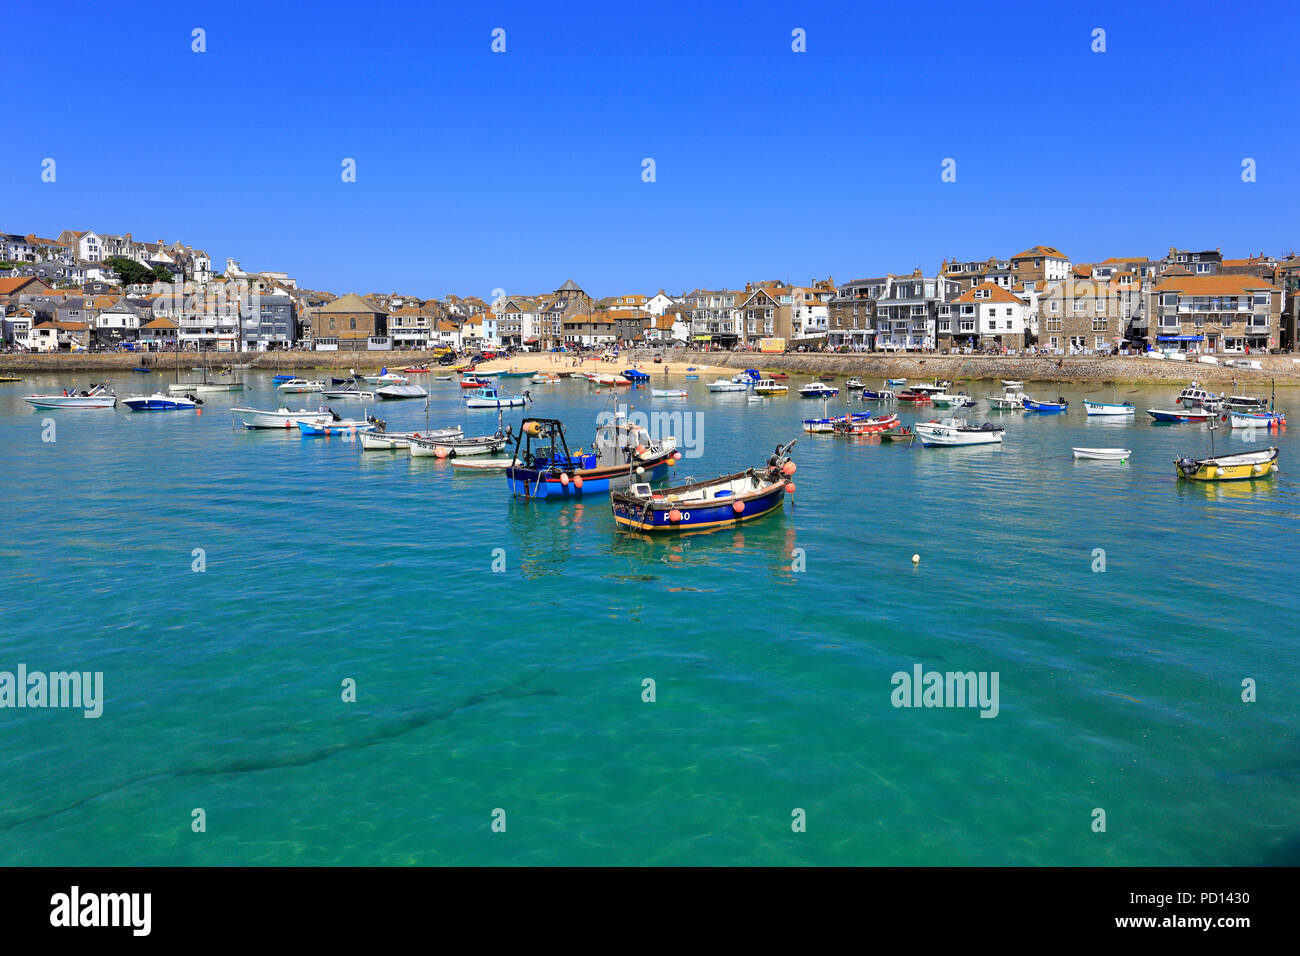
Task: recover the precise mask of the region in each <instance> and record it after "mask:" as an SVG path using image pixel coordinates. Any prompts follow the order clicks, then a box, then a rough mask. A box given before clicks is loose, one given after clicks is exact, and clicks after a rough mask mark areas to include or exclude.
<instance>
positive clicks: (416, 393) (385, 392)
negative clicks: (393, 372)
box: [375, 384, 429, 402]
mask: <svg viewBox="0 0 1300 956" xmlns="http://www.w3.org/2000/svg"><path fill="white" fill-rule="evenodd" d="M375 394H376V395H378V396H379V397H380V398H382V399H384V401H388V402H392V401H397V400H400V399H403V398H424V397H425V396H426V395H428V394H429V393H428V392H426V391H425V390H424V389H423V388H422V387H421V386H419V385H402V384H398V385H381V386H380V387H379V388H377V389H375Z"/></svg>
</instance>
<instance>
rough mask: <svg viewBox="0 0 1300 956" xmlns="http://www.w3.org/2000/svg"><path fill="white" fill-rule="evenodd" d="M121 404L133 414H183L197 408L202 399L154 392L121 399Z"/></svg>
mask: <svg viewBox="0 0 1300 956" xmlns="http://www.w3.org/2000/svg"><path fill="white" fill-rule="evenodd" d="M122 404H123V405H125V406H126V407H127V408H129V409H131V411H133V412H183V411H188V410H190V409H192V408H198V407H199V406H200V405H202V404H203V399H201V398H195V397H194V396H193V395H167V394H164V393H163V392H154V393H153V394H152V395H135V396H132V397H131V398H124V399H122Z"/></svg>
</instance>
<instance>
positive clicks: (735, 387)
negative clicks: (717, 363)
mask: <svg viewBox="0 0 1300 956" xmlns="http://www.w3.org/2000/svg"><path fill="white" fill-rule="evenodd" d="M767 381H769V382H770V381H772V380H771V379H767ZM705 388H707V389H708V390H709V391H710V392H747V391H749V386H748V385H745V384H743V383H741V382H729V381H727V380H726V379H725V378H720V379H718V380H716V381H713V382H709V383H708V384H707V385H705Z"/></svg>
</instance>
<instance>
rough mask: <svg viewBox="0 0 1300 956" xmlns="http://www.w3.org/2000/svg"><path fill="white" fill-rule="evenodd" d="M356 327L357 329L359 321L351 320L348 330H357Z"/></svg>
mask: <svg viewBox="0 0 1300 956" xmlns="http://www.w3.org/2000/svg"><path fill="white" fill-rule="evenodd" d="M331 324H333V323H331ZM356 327H357V320H356V319H351V320H349V324H348V328H350V329H355V328H356Z"/></svg>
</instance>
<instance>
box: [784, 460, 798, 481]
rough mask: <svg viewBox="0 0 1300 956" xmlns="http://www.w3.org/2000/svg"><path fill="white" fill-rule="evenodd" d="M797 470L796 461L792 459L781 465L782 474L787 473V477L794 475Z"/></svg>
mask: <svg viewBox="0 0 1300 956" xmlns="http://www.w3.org/2000/svg"><path fill="white" fill-rule="evenodd" d="M796 470H797V469H796V467H795V463H794V462H792V461H787V462H786V463H785V464H784V465H782V466H781V474H783V475H785V476H786V477H787V478H788V477H790V476H791V475H793V474H794V473H795V471H796Z"/></svg>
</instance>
